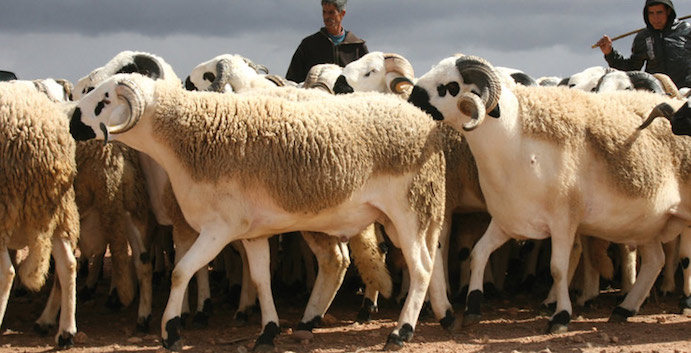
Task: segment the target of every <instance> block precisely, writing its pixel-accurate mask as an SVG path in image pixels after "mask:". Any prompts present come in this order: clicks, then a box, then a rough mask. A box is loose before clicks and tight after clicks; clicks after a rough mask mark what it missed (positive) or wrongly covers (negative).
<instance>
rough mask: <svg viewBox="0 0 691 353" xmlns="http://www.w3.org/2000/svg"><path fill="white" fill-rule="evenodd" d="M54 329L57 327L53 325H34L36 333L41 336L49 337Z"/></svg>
mask: <svg viewBox="0 0 691 353" xmlns="http://www.w3.org/2000/svg"><path fill="white" fill-rule="evenodd" d="M54 328H55V326H53V325H41V324H39V323H35V324H34V332H36V333H38V334H39V335H41V336H45V335H47V334H48V333H49V332H50V331H53V329H54Z"/></svg>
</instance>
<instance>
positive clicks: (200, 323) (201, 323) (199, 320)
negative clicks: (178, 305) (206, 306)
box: [192, 312, 209, 329]
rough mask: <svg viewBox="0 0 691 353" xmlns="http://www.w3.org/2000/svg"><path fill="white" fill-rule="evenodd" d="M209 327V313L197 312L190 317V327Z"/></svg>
mask: <svg viewBox="0 0 691 353" xmlns="http://www.w3.org/2000/svg"><path fill="white" fill-rule="evenodd" d="M207 327H209V315H208V314H207V313H205V312H197V313H196V314H194V317H193V318H192V328H195V329H201V328H207Z"/></svg>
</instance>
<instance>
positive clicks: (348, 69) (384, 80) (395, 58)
mask: <svg viewBox="0 0 691 353" xmlns="http://www.w3.org/2000/svg"><path fill="white" fill-rule="evenodd" d="M414 79H415V72H414V70H413V66H412V65H411V64H410V62H409V61H408V60H407V59H406V58H404V57H403V56H401V55H398V54H394V53H382V52H379V51H376V52H371V53H368V54H365V55H364V56H363V57H362V58H360V59H358V60H356V61H354V62H352V63H350V64H348V65H346V66H345V67H344V68H343V72H342V74H341V76H339V77H338V79H336V82H335V83H334V86H333V91H334V92H335V93H352V92H355V91H358V92H363V91H374V92H390V93H395V94H399V95H403V96H404V97H405V98H407V97H408V95H409V94H410V89H412V87H413V80H414Z"/></svg>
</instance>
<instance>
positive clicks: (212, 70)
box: [185, 54, 269, 92]
mask: <svg viewBox="0 0 691 353" xmlns="http://www.w3.org/2000/svg"><path fill="white" fill-rule="evenodd" d="M268 73H269V69H267V68H266V66H264V65H259V64H255V63H254V62H252V61H251V60H249V59H247V58H245V57H243V56H241V55H237V54H221V55H218V56H216V57H215V58H213V59H211V60H209V61H206V62H203V63H201V64H199V65H197V66H196V67H195V68H194V69H192V72H190V74H189V76H187V79H186V80H185V88H187V90H189V91H212V92H234V91H241V90H243V89H245V88H247V87H245V86H247V84H248V83H249V82H250V81H251V80H253V79H256V78H257V77H258V76H259V75H260V74H265V75H266V74H268Z"/></svg>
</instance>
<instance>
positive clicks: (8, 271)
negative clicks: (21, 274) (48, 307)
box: [0, 245, 15, 324]
mask: <svg viewBox="0 0 691 353" xmlns="http://www.w3.org/2000/svg"><path fill="white" fill-rule="evenodd" d="M14 276H15V271H14V266H12V260H11V259H10V254H9V252H8V251H7V247H6V246H4V245H3V246H1V247H0V324H2V320H3V318H4V317H5V309H7V301H8V300H9V298H10V291H11V290H12V282H14Z"/></svg>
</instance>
